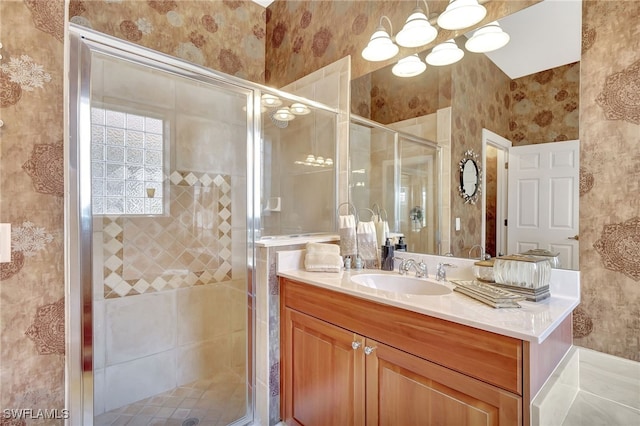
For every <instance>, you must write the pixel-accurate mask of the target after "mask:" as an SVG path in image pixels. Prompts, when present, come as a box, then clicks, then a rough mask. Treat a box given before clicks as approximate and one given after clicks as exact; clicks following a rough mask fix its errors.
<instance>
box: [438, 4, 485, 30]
mask: <svg viewBox="0 0 640 426" xmlns="http://www.w3.org/2000/svg"><path fill="white" fill-rule="evenodd" d="M486 15H487V9H485V7H484V6H482V5H481V4H480V3H478V0H449V4H448V5H447V8H446V9H445V11H444V12H442V14H440V16H438V21H437V22H438V26H439V27H440V28H444V29H445V30H461V29H463V28H468V27H470V26H472V25H475V24H477V23H478V22H480V21H482V20H483V19H484V17H485V16H486Z"/></svg>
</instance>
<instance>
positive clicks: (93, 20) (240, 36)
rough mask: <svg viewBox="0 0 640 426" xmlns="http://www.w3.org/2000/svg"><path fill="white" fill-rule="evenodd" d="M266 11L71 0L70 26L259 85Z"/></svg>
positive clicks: (169, 1) (154, 1) (199, 1)
mask: <svg viewBox="0 0 640 426" xmlns="http://www.w3.org/2000/svg"><path fill="white" fill-rule="evenodd" d="M266 16H267V12H266V9H264V8H263V7H261V6H259V5H257V4H256V3H253V2H251V1H249V0H222V1H220V0H215V1H204V0H179V1H178V0H148V1H142V0H134V1H132V0H103V1H87V0H71V5H70V9H69V17H70V20H71V22H74V23H76V24H79V25H83V26H86V27H89V28H93V29H95V30H97V31H100V32H103V33H106V34H109V35H112V36H115V37H118V38H121V39H124V40H128V41H130V42H132V43H136V44H139V45H142V46H145V47H149V48H152V49H154V50H159V51H161V52H164V53H167V54H169V55H172V56H176V57H178V58H182V59H184V60H187V61H189V62H193V63H196V64H199V65H205V66H207V67H209V68H213V69H215V70H218V71H222V72H225V73H227V74H231V75H235V76H237V77H240V78H244V79H247V80H251V81H255V82H257V83H263V82H264V80H265V79H264V60H265V36H266V28H265V22H266Z"/></svg>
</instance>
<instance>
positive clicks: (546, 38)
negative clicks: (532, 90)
mask: <svg viewBox="0 0 640 426" xmlns="http://www.w3.org/2000/svg"><path fill="white" fill-rule="evenodd" d="M499 22H500V25H501V26H502V29H503V30H504V31H505V32H507V33H508V34H509V35H510V37H511V40H510V41H509V43H508V44H507V45H506V46H505V47H503V48H501V49H498V50H496V51H494V52H489V53H485V55H487V56H488V57H489V59H491V60H492V61H493V63H494V64H496V66H498V67H499V68H500V69H501V70H502V71H503V72H504V73H505V74H506V75H507V76H509V77H510V78H511V79H515V78H519V77H523V76H525V75H530V74H534V73H537V72H540V71H544V70H548V69H551V68H555V67H559V66H562V65H566V64H570V63H573V62H577V61H579V60H580V52H581V38H582V0H544V1H542V2H540V3H537V4H535V5H533V6H529V7H528V8H526V9H523V10H521V11H519V12H517V13H514V14H513V15H509V16H507V17H505V18H502V19H501V20H500V21H499ZM470 35H471V34H469V36H470Z"/></svg>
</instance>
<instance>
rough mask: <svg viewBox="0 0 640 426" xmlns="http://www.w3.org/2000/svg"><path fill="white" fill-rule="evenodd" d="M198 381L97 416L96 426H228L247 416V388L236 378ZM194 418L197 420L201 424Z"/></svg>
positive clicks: (228, 377) (230, 376) (227, 376)
mask: <svg viewBox="0 0 640 426" xmlns="http://www.w3.org/2000/svg"><path fill="white" fill-rule="evenodd" d="M225 376H226V379H227V380H221V379H222V378H223V377H221V376H217V377H216V378H215V380H214V379H206V380H198V381H195V382H192V383H189V384H186V385H184V386H180V387H177V388H175V389H172V390H170V391H167V392H164V393H161V394H159V395H155V396H152V397H151V398H147V399H143V400H141V401H138V402H135V403H133V404H130V405H126V406H124V407H120V408H118V409H115V410H112V411H108V412H106V413H104V414H101V415H99V416H96V418H95V425H96V426H107V425H109V426H116V425H118V426H120V425H131V426H138V425H172V426H174V425H175V426H181V425H183V424H184V425H185V426H195V425H198V426H225V425H228V424H229V423H231V422H233V421H235V420H237V419H239V418H240V417H242V416H243V415H244V414H245V411H246V407H247V402H246V393H247V387H246V383H245V382H244V381H241V380H239V379H238V376H236V375H231V374H229V375H225ZM191 419H197V420H198V422H197V423H196V422H195V421H192V420H191Z"/></svg>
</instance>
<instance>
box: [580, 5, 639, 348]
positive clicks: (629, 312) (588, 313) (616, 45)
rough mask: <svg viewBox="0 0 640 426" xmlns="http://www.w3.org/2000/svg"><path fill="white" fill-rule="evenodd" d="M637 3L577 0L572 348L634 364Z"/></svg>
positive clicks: (636, 317)
mask: <svg viewBox="0 0 640 426" xmlns="http://www.w3.org/2000/svg"><path fill="white" fill-rule="evenodd" d="M638 16H640V2H639V1H624V2H618V1H598V2H593V1H585V2H584V3H583V18H582V23H583V39H582V44H583V53H582V60H581V64H580V69H581V70H580V80H581V83H580V99H581V101H580V147H581V149H580V165H581V176H580V183H581V188H580V192H581V197H580V272H581V274H580V276H581V284H582V303H581V304H580V306H579V308H578V310H577V312H576V315H575V320H574V335H575V336H576V337H577V338H576V340H575V343H576V344H578V345H581V346H586V347H588V348H592V349H595V350H598V351H603V352H607V353H610V354H614V355H619V356H623V357H625V358H629V359H634V360H637V361H640V285H639V284H640V261H639V259H640V201H638V197H636V196H635V194H637V192H638V190H640V168H639V167H638V164H640V151H639V150H638V141H639V139H640V102H639V101H638V88H639V87H640V49H638V40H640V26H639V25H638Z"/></svg>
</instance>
